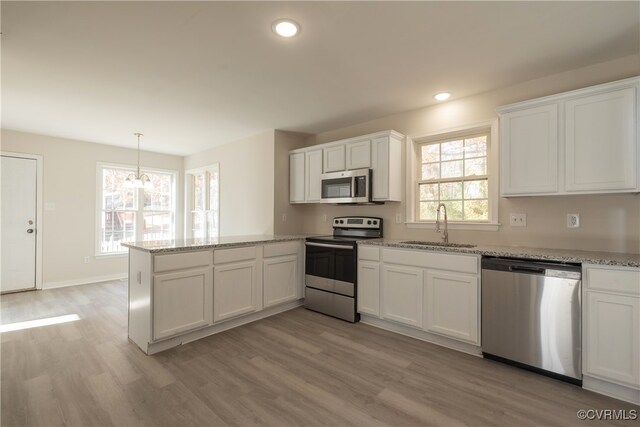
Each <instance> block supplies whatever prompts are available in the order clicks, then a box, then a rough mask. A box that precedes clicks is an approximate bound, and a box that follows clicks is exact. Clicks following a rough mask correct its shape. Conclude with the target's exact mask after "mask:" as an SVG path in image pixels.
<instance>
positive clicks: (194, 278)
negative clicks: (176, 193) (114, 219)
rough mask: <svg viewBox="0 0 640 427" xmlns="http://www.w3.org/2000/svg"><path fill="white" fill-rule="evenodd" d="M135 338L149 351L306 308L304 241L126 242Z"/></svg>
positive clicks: (278, 238) (131, 333) (235, 238)
mask: <svg viewBox="0 0 640 427" xmlns="http://www.w3.org/2000/svg"><path fill="white" fill-rule="evenodd" d="M123 246H126V247H128V248H129V339H130V340H131V341H133V342H134V343H136V344H137V345H138V347H140V349H142V351H144V352H145V353H146V354H153V353H157V352H159V351H163V350H166V349H169V348H171V347H175V346H177V345H180V344H183V343H187V342H191V341H194V340H197V339H200V338H203V337H205V336H208V335H212V334H215V333H217V332H221V331H224V330H226V329H230V328H233V327H236V326H239V325H242V324H245V323H249V322H252V321H254V320H258V319H262V318H264V317H268V316H272V315H274V314H277V313H281V312H283V311H287V310H290V309H292V308H295V307H298V306H300V305H301V304H302V298H303V296H304V295H303V272H304V264H303V263H304V252H303V251H304V236H273V235H258V236H230V237H219V238H214V239H186V240H171V241H148V242H135V243H123Z"/></svg>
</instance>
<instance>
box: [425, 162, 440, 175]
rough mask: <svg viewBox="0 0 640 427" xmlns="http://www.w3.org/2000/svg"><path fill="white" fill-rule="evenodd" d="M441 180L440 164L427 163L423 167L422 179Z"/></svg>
mask: <svg viewBox="0 0 640 427" xmlns="http://www.w3.org/2000/svg"><path fill="white" fill-rule="evenodd" d="M438 178H440V163H427V164H424V165H422V179H438Z"/></svg>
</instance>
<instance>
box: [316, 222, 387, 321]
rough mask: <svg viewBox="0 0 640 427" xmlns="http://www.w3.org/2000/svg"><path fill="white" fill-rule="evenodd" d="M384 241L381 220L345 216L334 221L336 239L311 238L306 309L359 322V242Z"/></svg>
mask: <svg viewBox="0 0 640 427" xmlns="http://www.w3.org/2000/svg"><path fill="white" fill-rule="evenodd" d="M380 237H382V218H373V217H352V216H343V217H336V218H334V219H333V235H331V236H319V237H308V238H307V239H306V242H305V246H306V251H305V252H306V276H305V285H306V287H305V299H304V305H305V307H306V308H308V309H310V310H314V311H318V312H320V313H324V314H328V315H329V316H333V317H337V318H339V319H343V320H347V321H349V322H357V321H358V320H360V315H359V314H358V312H357V286H356V284H357V262H358V254H357V249H358V248H357V245H356V241H358V240H364V239H378V238H380Z"/></svg>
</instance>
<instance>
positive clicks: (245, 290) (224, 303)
mask: <svg viewBox="0 0 640 427" xmlns="http://www.w3.org/2000/svg"><path fill="white" fill-rule="evenodd" d="M261 308H262V304H261V301H260V299H259V297H258V276H257V262H256V261H255V260H249V261H241V262H234V263H230V264H225V265H216V266H215V267H214V268H213V321H214V322H219V321H221V320H225V319H228V318H230V317H235V316H239V315H241V314H247V313H251V312H253V311H256V310H259V309H261Z"/></svg>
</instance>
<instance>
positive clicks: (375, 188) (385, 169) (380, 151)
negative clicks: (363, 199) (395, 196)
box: [371, 137, 400, 200]
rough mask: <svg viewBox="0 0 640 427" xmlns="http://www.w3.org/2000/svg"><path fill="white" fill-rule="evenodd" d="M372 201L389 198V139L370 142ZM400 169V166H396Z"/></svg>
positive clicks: (377, 139)
mask: <svg viewBox="0 0 640 427" xmlns="http://www.w3.org/2000/svg"><path fill="white" fill-rule="evenodd" d="M371 146H372V150H371V168H372V181H373V182H372V195H371V197H372V199H373V200H387V199H388V198H389V137H382V138H376V139H374V140H373V141H371ZM398 168H400V165H398Z"/></svg>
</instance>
